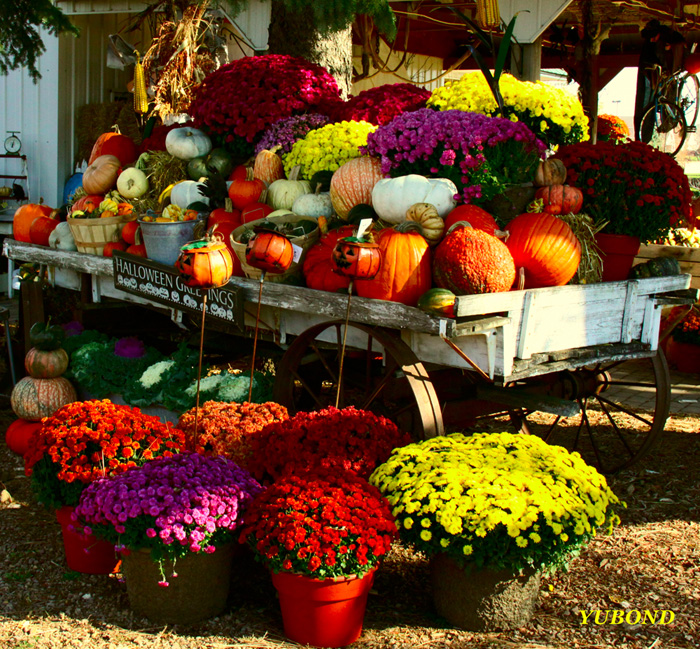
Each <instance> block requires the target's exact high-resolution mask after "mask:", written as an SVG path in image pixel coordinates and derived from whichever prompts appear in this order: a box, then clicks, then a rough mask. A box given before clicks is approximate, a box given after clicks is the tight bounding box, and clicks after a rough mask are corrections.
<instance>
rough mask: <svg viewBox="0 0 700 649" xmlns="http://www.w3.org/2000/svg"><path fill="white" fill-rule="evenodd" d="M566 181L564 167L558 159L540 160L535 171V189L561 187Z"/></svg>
mask: <svg viewBox="0 0 700 649" xmlns="http://www.w3.org/2000/svg"><path fill="white" fill-rule="evenodd" d="M565 181H566V167H565V166H564V163H563V162H562V161H561V160H559V158H547V160H540V163H539V164H538V165H537V169H536V171H535V180H534V181H533V184H534V185H535V187H549V186H551V185H563V184H564V182H565Z"/></svg>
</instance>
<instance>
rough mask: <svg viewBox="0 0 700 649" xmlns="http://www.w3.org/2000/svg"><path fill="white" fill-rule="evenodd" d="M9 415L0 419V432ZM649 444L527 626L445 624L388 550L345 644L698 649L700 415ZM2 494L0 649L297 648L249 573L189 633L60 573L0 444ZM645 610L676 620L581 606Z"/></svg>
mask: <svg viewBox="0 0 700 649" xmlns="http://www.w3.org/2000/svg"><path fill="white" fill-rule="evenodd" d="M0 415H2V413H0ZM11 420H12V413H7V412H5V413H4V418H2V419H1V420H0V430H3V431H4V428H5V427H6V425H7V423H9V421H11ZM3 439H4V435H3ZM657 448H658V450H656V451H654V452H653V453H652V455H651V456H650V457H649V458H647V459H646V460H645V461H643V462H641V463H639V464H638V465H637V466H635V467H633V469H632V470H629V471H626V472H624V473H622V474H620V475H618V476H615V477H614V478H612V479H611V481H610V482H611V485H612V487H613V489H614V490H615V491H616V493H618V494H619V495H620V496H621V497H622V498H623V499H624V500H625V501H626V502H627V504H628V509H627V510H626V511H625V512H624V513H623V524H622V525H621V526H620V528H619V529H617V530H616V531H615V532H614V534H613V535H612V536H610V537H601V538H598V539H597V540H595V541H594V542H593V543H592V544H591V545H590V546H589V547H588V549H587V550H586V551H585V552H584V553H583V554H582V555H581V556H580V557H578V558H577V559H575V560H574V561H573V562H572V564H571V567H570V569H569V571H568V572H566V573H560V574H557V575H555V576H553V577H551V578H547V579H544V580H543V581H542V589H541V592H540V597H539V602H538V606H537V610H536V612H535V615H534V617H533V619H532V620H531V622H530V623H529V624H528V625H527V626H526V627H524V628H521V629H517V630H513V631H509V632H503V633H490V634H473V633H467V632H464V631H460V630H456V629H452V628H450V627H449V626H448V625H447V624H446V623H445V621H444V620H442V619H441V618H439V617H438V616H437V614H435V613H434V612H433V608H432V604H431V596H430V587H429V581H428V565H427V562H426V561H425V559H424V558H422V557H421V556H419V555H416V554H414V553H412V552H410V551H409V550H407V549H405V548H402V547H401V546H399V545H397V546H396V547H395V549H394V551H393V552H392V554H391V556H390V557H389V558H388V559H387V561H385V563H384V564H383V565H382V567H381V568H380V570H379V572H378V574H377V578H376V580H375V586H374V589H373V591H372V594H371V596H370V600H369V604H368V609H367V615H366V618H365V631H364V633H363V635H362V637H361V639H360V640H359V641H358V642H357V643H355V644H354V645H353V647H357V648H363V649H380V648H381V649H389V648H393V647H401V648H403V647H411V648H413V647H420V648H424V647H457V648H461V647H464V648H466V647H470V648H474V649H479V648H481V647H503V648H506V647H534V648H542V649H544V648H555V647H556V648H558V649H559V648H561V649H564V648H571V647H575V648H577V649H583V648H591V649H592V648H594V647H595V648H600V647H621V648H629V649H652V648H653V649H660V648H678V649H681V648H683V649H685V648H688V649H690V648H696V647H700V587H699V585H700V419H699V418H695V417H673V418H671V419H670V420H669V423H668V426H667V431H666V433H665V437H664V439H663V440H662V443H660V444H659V445H658V447H657ZM0 490H2V494H3V495H2V502H1V503H0V647H1V648H2V649H14V648H22V649H34V648H36V649H40V648H41V649H43V648H52V649H53V648H59V647H69V648H71V649H131V648H133V647H146V648H152V649H155V648H158V649H195V648H197V649H224V648H227V649H247V648H255V647H260V648H266V647H273V646H275V647H293V646H297V645H295V644H293V643H290V642H287V641H285V640H284V636H283V631H282V624H281V616H280V613H279V608H278V604H277V601H276V596H275V592H274V589H273V588H272V586H271V583H270V579H269V576H268V575H267V574H266V573H265V572H264V571H263V570H262V569H260V568H259V567H258V566H257V564H253V563H246V564H244V565H243V566H242V567H241V569H240V571H239V572H238V574H237V575H236V577H235V582H234V584H233V589H232V590H233V592H232V595H231V598H230V602H229V605H228V608H227V612H226V613H225V614H224V615H222V616H220V617H218V618H216V619H213V620H209V621H207V622H205V623H202V624H200V625H198V626H196V627H177V626H175V627H165V626H158V625H154V624H153V623H151V622H149V621H148V620H145V619H142V618H138V617H136V616H134V614H133V613H132V612H131V611H130V609H129V605H128V600H127V596H126V591H125V586H124V584H123V583H120V582H119V581H118V580H117V579H116V578H114V577H105V576H89V575H82V574H78V573H74V572H71V571H69V570H68V569H67V567H66V566H65V563H64V560H63V554H62V552H63V550H62V542H61V538H60V529H59V526H58V524H57V523H56V520H55V517H54V516H53V515H51V514H49V513H48V512H46V511H45V510H43V509H42V508H41V507H39V506H38V505H37V504H36V502H35V500H34V499H33V496H32V494H31V490H30V488H29V481H28V479H27V478H25V477H24V473H23V466H22V463H21V459H20V458H18V457H17V456H16V455H13V454H12V453H10V452H9V450H8V449H7V448H6V447H5V445H4V444H3V443H2V442H0ZM645 609H651V610H664V609H665V610H670V611H673V613H674V618H675V619H674V620H673V622H672V623H670V624H665V625H659V624H656V625H651V624H647V625H641V624H627V623H623V624H611V623H610V621H611V618H609V619H608V623H607V624H599V625H597V624H594V623H592V621H593V619H594V618H593V616H591V619H590V621H589V623H588V624H585V625H584V624H582V615H581V611H584V612H586V613H588V612H590V611H595V610H608V611H611V610H617V611H623V612H625V613H626V612H627V611H629V610H640V611H644V610H645ZM610 615H612V614H610ZM599 620H600V621H604V614H599ZM631 620H632V621H633V620H634V614H632V617H631Z"/></svg>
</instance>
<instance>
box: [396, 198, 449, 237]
mask: <svg viewBox="0 0 700 649" xmlns="http://www.w3.org/2000/svg"><path fill="white" fill-rule="evenodd" d="M453 211H454V210H453ZM406 220H407V221H415V222H416V223H420V225H421V227H422V228H423V236H424V237H425V240H426V241H427V242H428V244H429V245H431V246H435V245H437V244H438V242H439V241H440V239H442V233H443V232H444V230H445V221H443V219H442V218H441V217H440V215H439V214H438V212H437V209H435V205H431V204H430V203H415V204H414V205H411V207H409V208H408V209H407V210H406Z"/></svg>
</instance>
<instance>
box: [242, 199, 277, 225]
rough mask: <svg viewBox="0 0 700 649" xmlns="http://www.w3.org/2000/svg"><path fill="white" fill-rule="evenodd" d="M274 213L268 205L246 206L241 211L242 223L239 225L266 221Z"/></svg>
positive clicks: (252, 204) (254, 204) (255, 204)
mask: <svg viewBox="0 0 700 649" xmlns="http://www.w3.org/2000/svg"><path fill="white" fill-rule="evenodd" d="M272 212H274V209H273V208H272V207H270V206H269V205H268V204H267V203H259V202H255V203H251V204H250V205H246V206H245V207H244V208H243V209H242V210H241V221H240V223H239V225H240V224H243V223H250V222H251V221H258V220H260V219H264V218H265V217H266V216H267V215H268V214H271V213H272Z"/></svg>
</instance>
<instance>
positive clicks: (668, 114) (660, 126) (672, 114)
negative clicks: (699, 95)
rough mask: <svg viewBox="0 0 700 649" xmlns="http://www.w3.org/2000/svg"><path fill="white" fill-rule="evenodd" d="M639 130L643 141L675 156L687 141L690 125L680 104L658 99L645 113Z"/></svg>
mask: <svg viewBox="0 0 700 649" xmlns="http://www.w3.org/2000/svg"><path fill="white" fill-rule="evenodd" d="M639 131H640V134H641V139H642V141H643V142H646V143H647V144H650V145H651V146H653V147H654V148H656V149H659V151H663V152H664V153H668V154H669V155H671V156H675V155H676V154H677V153H678V152H679V151H680V150H681V148H682V146H683V143H684V142H685V137H686V134H687V131H688V127H687V126H686V123H685V117H684V115H683V111H682V110H681V109H680V108H679V107H678V105H676V104H674V103H671V102H668V101H666V100H665V99H658V100H657V101H656V102H655V103H654V105H653V106H650V107H649V109H648V110H647V111H646V113H644V117H642V122H641V126H640V129H639Z"/></svg>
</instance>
